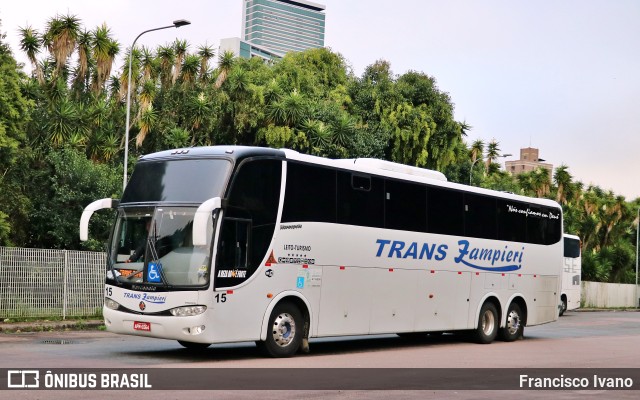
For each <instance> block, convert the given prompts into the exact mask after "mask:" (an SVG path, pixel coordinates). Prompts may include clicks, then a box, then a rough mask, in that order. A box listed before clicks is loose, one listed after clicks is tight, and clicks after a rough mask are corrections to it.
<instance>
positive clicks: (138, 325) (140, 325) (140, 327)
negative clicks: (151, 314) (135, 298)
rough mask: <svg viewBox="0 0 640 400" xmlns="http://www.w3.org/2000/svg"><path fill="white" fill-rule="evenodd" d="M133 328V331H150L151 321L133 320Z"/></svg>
mask: <svg viewBox="0 0 640 400" xmlns="http://www.w3.org/2000/svg"><path fill="white" fill-rule="evenodd" d="M133 330H134V331H147V332H150V331H151V323H149V322H140V321H135V322H134V323H133Z"/></svg>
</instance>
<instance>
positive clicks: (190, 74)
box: [182, 54, 201, 87]
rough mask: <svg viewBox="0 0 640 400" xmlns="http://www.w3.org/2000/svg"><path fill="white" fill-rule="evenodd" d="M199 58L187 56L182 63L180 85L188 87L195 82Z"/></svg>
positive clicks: (192, 55) (191, 55) (193, 55)
mask: <svg viewBox="0 0 640 400" xmlns="http://www.w3.org/2000/svg"><path fill="white" fill-rule="evenodd" d="M200 61H201V60H200V56H197V55H195V54H188V55H187V56H186V57H185V59H184V62H183V63H182V83H183V85H185V86H187V87H190V86H192V85H193V84H194V83H195V82H196V77H197V75H198V69H199V68H200Z"/></svg>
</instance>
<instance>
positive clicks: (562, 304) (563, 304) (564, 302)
mask: <svg viewBox="0 0 640 400" xmlns="http://www.w3.org/2000/svg"><path fill="white" fill-rule="evenodd" d="M565 311H567V297H566V296H564V295H562V299H561V301H560V315H559V316H560V317H562V315H563V314H564V312H565Z"/></svg>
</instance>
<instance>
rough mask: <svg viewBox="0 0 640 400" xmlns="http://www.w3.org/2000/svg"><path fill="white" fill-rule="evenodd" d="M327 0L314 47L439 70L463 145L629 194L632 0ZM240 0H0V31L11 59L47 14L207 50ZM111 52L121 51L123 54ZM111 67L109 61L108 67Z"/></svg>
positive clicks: (229, 24)
mask: <svg viewBox="0 0 640 400" xmlns="http://www.w3.org/2000/svg"><path fill="white" fill-rule="evenodd" d="M314 2H316V3H320V4H323V5H325V6H326V10H325V13H326V37H325V46H326V47H329V48H331V50H333V51H336V52H338V53H340V54H342V56H343V57H344V58H345V59H346V60H347V62H348V64H349V65H350V66H351V68H352V70H353V72H354V73H355V74H356V75H361V74H362V73H363V71H364V70H365V68H366V67H367V66H368V65H371V64H373V63H374V62H375V61H376V60H379V59H384V60H387V61H388V62H390V64H391V68H392V70H393V72H394V73H395V74H398V75H401V74H403V73H405V72H407V71H409V70H413V71H419V72H423V73H425V74H427V75H429V76H432V77H434V78H435V79H436V81H437V84H438V87H439V89H440V90H441V91H444V92H447V93H449V95H450V97H451V100H452V102H453V103H454V105H455V119H456V120H458V121H465V122H466V123H467V124H469V125H471V127H472V129H471V131H470V132H469V134H468V136H467V139H466V140H467V142H468V143H471V142H473V141H475V140H477V139H481V140H484V141H485V142H489V141H491V140H494V139H495V140H496V141H497V142H499V143H500V149H501V150H502V153H503V154H507V153H510V154H513V156H512V157H508V158H505V159H504V160H512V161H513V160H517V159H519V151H520V149H521V148H524V147H529V146H531V147H535V148H538V149H540V158H542V159H544V160H546V162H548V163H551V164H553V165H554V167H557V166H559V165H561V164H566V165H567V166H568V167H569V172H570V173H571V174H572V175H573V177H574V179H575V180H579V181H582V182H583V183H584V184H585V185H589V184H594V185H598V186H600V187H601V188H603V189H605V190H612V191H613V192H614V193H615V194H616V195H623V196H625V197H626V198H627V200H629V201H630V200H632V199H634V198H637V197H640V157H639V156H638V152H639V151H640V23H639V22H638V21H640V1H637V0H537V1H528V0H482V1H478V0H397V1H394V2H390V1H379V0H348V1H347V0H324V1H322V0H314ZM242 4H243V2H242V0H183V1H181V2H176V1H175V0H172V1H167V0H136V1H133V0H130V1H126V0H110V1H108V2H94V1H88V0H79V1H74V0H25V1H24V2H21V1H11V2H3V3H2V5H0V20H1V25H0V32H4V33H6V35H7V37H6V39H5V40H6V42H8V44H9V45H10V47H11V49H12V50H13V52H14V56H15V57H16V59H17V60H18V61H19V62H23V63H25V64H26V67H25V68H26V70H27V71H28V72H29V71H30V70H31V67H30V65H29V62H28V60H27V58H26V57H25V56H24V55H23V54H22V53H21V51H20V50H19V40H20V38H19V34H18V29H19V28H20V27H26V26H28V25H30V26H32V27H33V28H35V29H37V30H39V31H41V32H42V31H44V30H45V27H46V23H47V20H48V19H50V18H52V17H54V16H55V15H57V14H60V15H67V14H72V15H76V16H77V17H79V18H80V19H81V21H82V23H83V25H84V27H85V28H86V29H94V28H96V27H97V26H100V25H102V24H103V23H106V24H107V26H108V27H109V28H110V29H111V32H112V35H113V37H114V38H115V39H116V40H118V41H119V42H120V44H121V52H122V53H124V51H125V49H126V48H127V47H129V46H130V44H131V43H132V42H133V40H134V39H135V37H136V36H137V35H138V34H139V33H140V32H142V31H144V30H147V29H152V28H156V27H160V26H165V25H171V23H172V21H174V20H176V19H187V20H189V21H191V23H192V24H191V25H189V26H185V27H181V28H179V29H177V30H176V29H166V30H162V31H156V32H150V33H147V34H145V35H143V36H142V37H141V38H140V39H139V40H138V42H137V46H140V45H145V46H149V47H151V48H155V47H157V46H159V45H165V44H168V43H171V42H173V40H174V39H176V38H178V39H184V40H187V41H188V42H189V43H190V44H191V48H190V49H191V50H192V51H195V50H196V49H197V47H198V46H199V45H204V44H209V45H213V46H214V47H215V48H217V47H218V45H219V43H220V39H223V38H228V37H239V36H240V32H241V17H242ZM120 62H121V61H120ZM119 67H120V65H116V67H115V68H114V70H117V69H118V68H119Z"/></svg>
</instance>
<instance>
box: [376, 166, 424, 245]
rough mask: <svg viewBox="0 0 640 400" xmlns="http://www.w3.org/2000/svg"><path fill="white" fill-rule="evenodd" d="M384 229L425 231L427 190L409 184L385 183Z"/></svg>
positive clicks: (394, 181) (399, 182)
mask: <svg viewBox="0 0 640 400" xmlns="http://www.w3.org/2000/svg"><path fill="white" fill-rule="evenodd" d="M385 228H387V229H398V230H401V231H413V232H426V231H427V188H426V186H424V185H419V184H415V183H410V182H402V181H396V180H392V179H387V180H386V182H385Z"/></svg>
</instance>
